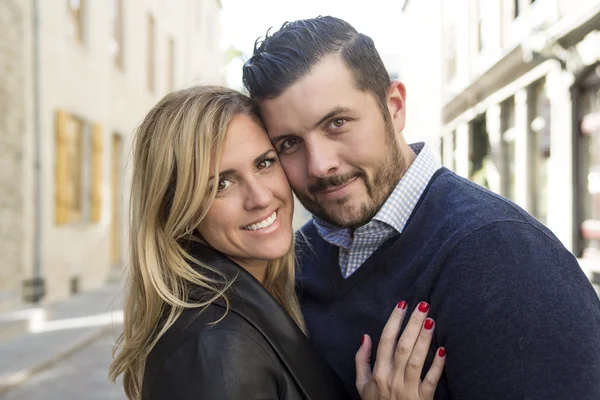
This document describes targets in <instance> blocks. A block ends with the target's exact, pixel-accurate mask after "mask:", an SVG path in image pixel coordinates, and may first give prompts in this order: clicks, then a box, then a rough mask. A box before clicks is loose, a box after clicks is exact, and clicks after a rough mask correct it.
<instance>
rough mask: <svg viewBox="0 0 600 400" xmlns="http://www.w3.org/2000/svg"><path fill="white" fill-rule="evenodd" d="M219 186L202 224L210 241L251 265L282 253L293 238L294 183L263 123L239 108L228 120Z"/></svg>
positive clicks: (213, 180) (261, 264)
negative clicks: (238, 112)
mask: <svg viewBox="0 0 600 400" xmlns="http://www.w3.org/2000/svg"><path fill="white" fill-rule="evenodd" d="M219 171H220V175H219V176H214V171H211V177H212V178H211V179H210V182H209V187H213V185H216V186H217V189H218V192H217V196H216V198H215V200H214V201H213V203H212V205H211V207H210V209H209V211H208V214H207V215H206V217H205V218H204V220H203V221H202V222H201V223H200V225H199V227H198V230H199V232H200V234H201V235H202V236H203V237H204V239H205V240H206V241H207V242H208V244H209V245H210V246H212V247H214V248H215V249H216V250H218V251H220V252H222V253H223V254H225V255H227V256H228V257H229V258H231V259H233V260H234V261H237V262H238V263H239V264H240V265H242V266H243V267H245V268H247V269H248V267H250V268H253V267H264V266H266V261H270V260H275V259H277V258H279V257H281V256H283V255H284V254H285V253H286V252H287V251H288V250H289V248H290V245H291V240H292V215H293V207H294V206H293V204H294V203H293V198H292V192H291V189H290V186H289V184H288V181H287V179H286V176H285V174H284V172H283V168H282V167H281V164H280V163H279V160H278V158H277V153H276V152H275V150H274V149H273V146H272V145H271V142H270V141H269V138H268V136H267V134H266V132H265V131H264V129H263V128H262V127H261V126H260V125H259V124H257V123H256V122H255V121H254V120H253V119H252V118H251V117H249V116H247V115H244V114H239V115H237V116H236V117H235V118H234V119H233V120H232V121H231V123H230V124H229V129H228V131H227V137H226V139H225V145H224V148H223V154H222V155H221V160H220V164H219Z"/></svg>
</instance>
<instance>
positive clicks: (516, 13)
mask: <svg viewBox="0 0 600 400" xmlns="http://www.w3.org/2000/svg"><path fill="white" fill-rule="evenodd" d="M519 1H521V0H513V4H514V13H513V18H517V17H518V16H519Z"/></svg>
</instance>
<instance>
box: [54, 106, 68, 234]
mask: <svg viewBox="0 0 600 400" xmlns="http://www.w3.org/2000/svg"><path fill="white" fill-rule="evenodd" d="M68 118H69V116H68V115H67V113H66V112H64V111H62V110H59V111H57V113H56V176H55V182H54V186H55V205H54V220H55V222H56V224H58V225H61V224H64V223H66V222H68V219H69V195H68V181H69V160H68V157H69V155H68V146H69V137H68V132H67V119H68Z"/></svg>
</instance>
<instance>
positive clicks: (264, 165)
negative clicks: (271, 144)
mask: <svg viewBox="0 0 600 400" xmlns="http://www.w3.org/2000/svg"><path fill="white" fill-rule="evenodd" d="M274 162H275V159H273V158H269V159H266V160H262V161H261V162H259V163H258V164H256V168H258V169H265V168H269V167H270V166H271V165H273V163H274Z"/></svg>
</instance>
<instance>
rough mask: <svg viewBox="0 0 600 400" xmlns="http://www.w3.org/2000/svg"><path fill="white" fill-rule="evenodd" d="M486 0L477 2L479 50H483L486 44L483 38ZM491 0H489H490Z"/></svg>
mask: <svg viewBox="0 0 600 400" xmlns="http://www.w3.org/2000/svg"><path fill="white" fill-rule="evenodd" d="M484 1H485V0H479V1H478V2H477V51H479V52H481V50H483V48H484V47H485V46H484V38H483V12H484V7H485V5H484V4H483V3H484ZM488 2H489V0H488Z"/></svg>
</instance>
